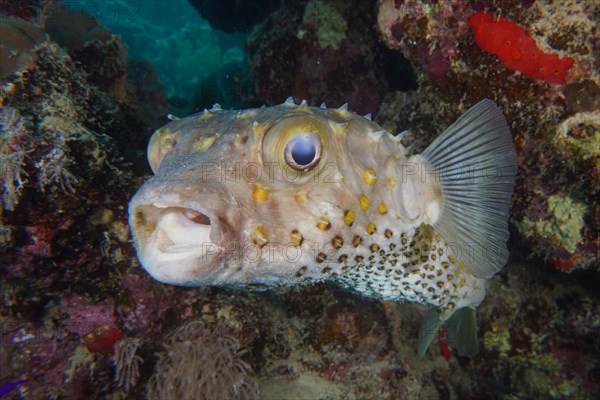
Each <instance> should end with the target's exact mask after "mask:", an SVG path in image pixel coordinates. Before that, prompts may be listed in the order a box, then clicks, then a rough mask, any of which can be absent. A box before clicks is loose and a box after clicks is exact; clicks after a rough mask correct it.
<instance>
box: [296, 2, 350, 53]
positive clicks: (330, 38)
mask: <svg viewBox="0 0 600 400" xmlns="http://www.w3.org/2000/svg"><path fill="white" fill-rule="evenodd" d="M302 23H303V24H304V26H306V27H307V28H310V29H311V30H312V31H313V32H314V33H315V34H316V36H317V41H318V43H319V47H321V48H326V47H329V48H331V49H334V50H338V49H339V48H340V44H341V43H342V41H343V40H344V39H346V31H347V30H348V24H347V23H346V20H345V19H344V17H343V16H342V15H341V14H340V12H339V11H338V9H337V8H336V7H335V6H332V5H331V4H327V3H326V2H324V1H321V0H311V1H310V2H309V3H308V4H307V5H306V8H305V10H304V17H303V19H302Z"/></svg>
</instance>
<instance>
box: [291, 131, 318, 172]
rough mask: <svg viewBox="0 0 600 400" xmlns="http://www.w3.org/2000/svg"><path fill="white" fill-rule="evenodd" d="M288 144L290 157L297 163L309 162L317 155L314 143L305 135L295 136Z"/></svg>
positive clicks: (302, 164) (305, 163)
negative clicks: (290, 147) (290, 148)
mask: <svg viewBox="0 0 600 400" xmlns="http://www.w3.org/2000/svg"><path fill="white" fill-rule="evenodd" d="M290 145H291V146H292V158H293V159H294V162H296V164H298V165H301V166H306V165H308V164H310V163H311V162H313V160H314V159H315V156H316V155H317V148H316V146H315V143H314V142H313V141H312V140H311V139H310V137H308V136H307V135H301V136H296V137H295V138H293V139H292V143H290Z"/></svg>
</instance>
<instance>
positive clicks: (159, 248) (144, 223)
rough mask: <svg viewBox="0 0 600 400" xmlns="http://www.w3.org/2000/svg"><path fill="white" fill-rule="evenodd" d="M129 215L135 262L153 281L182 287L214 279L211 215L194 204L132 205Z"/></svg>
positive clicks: (214, 232)
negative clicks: (136, 260) (140, 265)
mask: <svg viewBox="0 0 600 400" xmlns="http://www.w3.org/2000/svg"><path fill="white" fill-rule="evenodd" d="M132 203H133V202H132ZM129 212H130V214H129V223H130V226H131V227H132V232H133V237H134V241H135V245H136V249H137V253H138V258H139V259H140V262H141V264H142V266H143V268H144V269H145V270H146V271H147V272H148V273H149V274H150V275H152V276H153V277H154V278H155V279H157V280H159V281H161V282H164V283H171V284H176V285H184V286H199V285H203V284H205V281H206V282H209V281H212V280H214V279H215V276H214V272H215V268H214V267H215V265H216V264H217V263H218V258H219V254H220V246H219V245H218V244H217V243H216V237H217V236H218V232H219V228H218V223H217V219H216V218H215V217H214V216H213V215H212V214H211V213H210V211H208V210H205V209H203V208H201V207H198V206H197V205H195V204H194V205H191V206H190V205H187V204H186V205H181V204H169V203H150V204H135V205H134V204H131V206H130V210H129Z"/></svg>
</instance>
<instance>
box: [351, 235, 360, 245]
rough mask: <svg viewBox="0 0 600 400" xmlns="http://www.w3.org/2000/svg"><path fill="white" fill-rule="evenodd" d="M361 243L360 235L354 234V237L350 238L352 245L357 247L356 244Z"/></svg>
mask: <svg viewBox="0 0 600 400" xmlns="http://www.w3.org/2000/svg"><path fill="white" fill-rule="evenodd" d="M361 243H362V239H361V237H360V236H358V235H355V236H354V238H352V246H354V247H358V246H360V244H361Z"/></svg>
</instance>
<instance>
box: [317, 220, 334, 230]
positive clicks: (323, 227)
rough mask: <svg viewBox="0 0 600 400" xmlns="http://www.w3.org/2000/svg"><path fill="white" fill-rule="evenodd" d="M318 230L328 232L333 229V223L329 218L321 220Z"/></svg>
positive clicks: (318, 223)
mask: <svg viewBox="0 0 600 400" xmlns="http://www.w3.org/2000/svg"><path fill="white" fill-rule="evenodd" d="M317 228H319V229H320V230H322V231H326V230H328V229H329V228H331V223H330V222H329V219H328V218H327V217H321V218H319V222H317Z"/></svg>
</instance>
